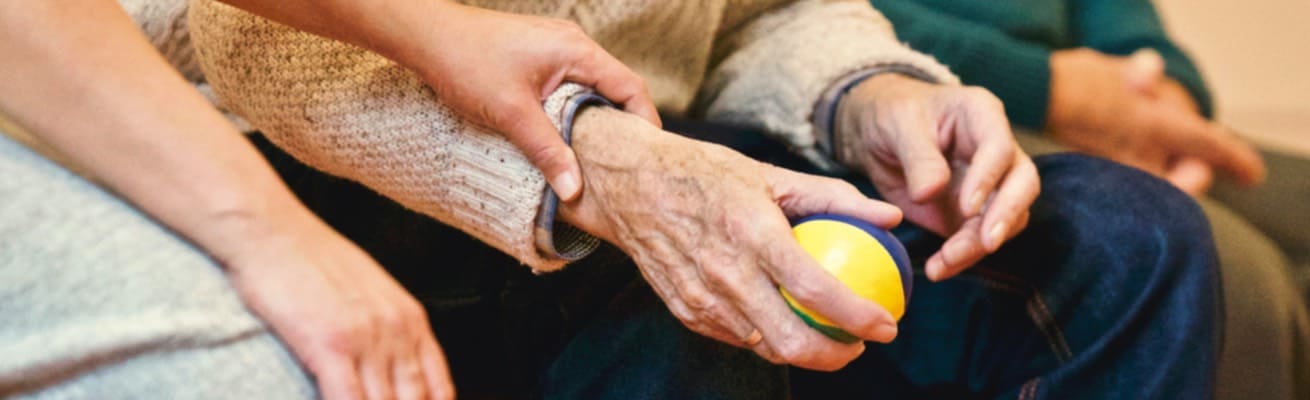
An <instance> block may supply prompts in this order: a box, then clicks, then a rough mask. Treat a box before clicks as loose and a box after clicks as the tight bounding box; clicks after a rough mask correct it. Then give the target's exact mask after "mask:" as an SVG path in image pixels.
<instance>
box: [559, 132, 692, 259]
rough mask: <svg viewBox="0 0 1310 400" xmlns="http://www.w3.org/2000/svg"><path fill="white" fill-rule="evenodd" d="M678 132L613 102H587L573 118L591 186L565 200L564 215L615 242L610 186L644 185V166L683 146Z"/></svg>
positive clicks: (561, 209) (575, 137)
mask: <svg viewBox="0 0 1310 400" xmlns="http://www.w3.org/2000/svg"><path fill="white" fill-rule="evenodd" d="M673 139H680V138H678V137H676V136H675V135H672V134H669V133H667V132H664V131H661V130H660V129H659V128H656V127H655V126H653V125H651V124H650V123H649V122H647V121H646V120H643V119H641V118H640V117H638V116H636V115H633V114H629V113H625V112H622V111H619V110H616V109H613V108H609V107H587V108H585V109H583V110H581V111H579V112H578V114H577V116H575V118H574V121H573V141H572V142H573V150H574V153H575V154H577V158H578V166H579V167H580V169H581V171H582V180H583V187H584V188H586V189H584V190H583V191H582V194H581V195H579V196H578V197H577V199H575V200H574V201H571V202H568V203H561V204H560V205H559V211H558V212H559V214H558V217H559V218H560V219H561V220H563V221H564V222H567V223H569V224H570V225H573V226H575V227H577V228H578V229H581V230H583V231H585V232H587V233H589V234H591V235H593V236H596V237H598V238H601V239H602V240H605V241H608V242H611V243H614V239H615V238H614V236H613V234H612V232H611V229H610V226H609V221H608V218H606V216H605V211H604V209H605V203H606V201H607V200H609V198H610V193H609V192H610V191H613V190H616V189H617V190H624V189H622V188H624V187H629V188H632V187H635V186H633V185H640V184H641V182H640V180H641V178H640V175H641V174H642V173H643V172H647V171H651V170H654V169H657V168H659V167H658V166H656V165H655V164H656V163H657V161H656V159H657V158H659V157H660V156H659V155H660V154H670V153H667V151H677V150H674V149H671V147H670V146H677V143H676V141H675V140H673Z"/></svg>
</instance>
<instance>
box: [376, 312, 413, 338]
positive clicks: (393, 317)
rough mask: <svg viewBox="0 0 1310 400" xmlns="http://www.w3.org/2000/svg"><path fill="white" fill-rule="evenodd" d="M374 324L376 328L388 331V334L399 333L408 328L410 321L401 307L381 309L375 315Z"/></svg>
mask: <svg viewBox="0 0 1310 400" xmlns="http://www.w3.org/2000/svg"><path fill="white" fill-rule="evenodd" d="M373 322H374V323H375V324H377V325H376V326H378V327H381V328H382V329H385V330H387V331H388V332H397V331H401V330H404V329H405V328H406V327H407V323H408V321H406V320H405V317H404V313H403V312H401V310H400V309H399V307H381V308H379V309H378V310H377V311H376V312H375V313H374V314H373Z"/></svg>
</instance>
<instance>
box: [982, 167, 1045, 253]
mask: <svg viewBox="0 0 1310 400" xmlns="http://www.w3.org/2000/svg"><path fill="white" fill-rule="evenodd" d="M1011 157H1012V158H1011V161H1010V164H1011V165H1012V166H1011V167H1010V170H1009V173H1007V174H1006V175H1005V180H1004V181H1002V182H1001V187H1000V189H999V190H997V191H996V196H995V197H994V198H992V201H991V204H989V205H988V206H987V210H986V212H985V213H984V214H983V220H982V225H981V226H980V229H981V230H980V232H981V233H982V243H983V247H984V248H985V249H986V250H987V252H988V253H992V252H995V251H996V250H997V249H1000V248H1001V244H1003V243H1005V241H1006V240H1008V239H1009V238H1010V237H1011V236H1013V234H1014V233H1016V232H1018V231H1020V230H1023V228H1024V227H1025V226H1026V223H1024V222H1023V218H1022V217H1023V215H1025V214H1026V213H1027V212H1028V208H1029V207H1030V206H1032V204H1033V202H1034V201H1036V200H1037V195H1038V194H1039V192H1041V179H1040V178H1039V177H1038V175H1037V166H1035V165H1033V162H1032V160H1031V159H1029V158H1028V156H1027V155H1025V154H1023V152H1022V151H1018V150H1016V151H1015V153H1014V154H1013V155H1012V156H1011Z"/></svg>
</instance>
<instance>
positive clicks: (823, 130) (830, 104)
mask: <svg viewBox="0 0 1310 400" xmlns="http://www.w3.org/2000/svg"><path fill="white" fill-rule="evenodd" d="M889 72H890V73H899V74H902V75H906V76H909V77H911V78H915V79H918V80H921V81H925V82H930V83H937V79H935V78H933V77H932V75H930V74H928V73H927V72H924V71H921V70H919V69H918V68H915V67H914V66H912V65H907V64H885V65H879V66H876V67H871V68H865V69H862V70H859V71H855V72H852V73H850V74H847V75H846V76H843V77H842V78H841V79H838V80H837V81H836V82H833V84H832V85H830V86H828V90H825V91H824V92H823V95H822V96H820V97H819V102H818V104H815V106H814V127H815V129H816V131H817V133H818V134H817V135H815V136H816V137H815V141H816V142H818V145H819V150H822V151H823V153H824V154H825V155H827V156H828V157H830V158H831V159H833V160H836V161H838V163H840V162H841V161H842V160H840V159H839V158H838V157H837V150H838V149H837V147H838V146H839V145H840V144H839V143H837V136H836V135H837V121H836V120H837V107H838V106H839V105H841V101H842V99H843V98H845V97H846V94H847V93H850V91H851V89H854V88H855V86H856V85H859V84H860V83H862V82H864V81H865V80H867V79H869V78H872V77H873V76H874V75H878V74H883V73H889Z"/></svg>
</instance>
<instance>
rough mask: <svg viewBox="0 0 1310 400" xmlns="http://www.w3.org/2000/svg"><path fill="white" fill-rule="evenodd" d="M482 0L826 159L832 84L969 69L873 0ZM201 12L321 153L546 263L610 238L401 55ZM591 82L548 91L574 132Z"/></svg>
mask: <svg viewBox="0 0 1310 400" xmlns="http://www.w3.org/2000/svg"><path fill="white" fill-rule="evenodd" d="M467 3H472V4H473V5H477V6H481V7H487V8H493V9H498V10H503V11H509V12H518V13H530V14H538V15H545V16H553V17H558V18H566V19H570V20H573V21H575V22H577V23H578V24H579V25H581V27H582V28H583V30H584V31H586V32H587V33H588V34H589V35H590V36H591V37H592V38H594V39H595V40H596V41H597V42H598V43H600V44H601V45H602V46H603V47H605V49H607V50H608V51H610V52H611V53H612V54H614V55H615V56H616V57H618V58H619V59H620V60H622V61H623V62H624V63H626V64H627V65H629V66H630V67H631V68H633V69H634V70H635V71H637V72H638V73H640V74H641V75H642V76H643V77H645V78H646V80H647V82H648V84H649V87H650V90H651V95H652V96H653V98H654V100H655V102H656V104H657V106H658V107H659V108H660V110H661V111H662V112H666V113H673V114H685V115H691V116H697V117H704V118H707V119H710V120H718V121H726V122H731V123H736V124H745V125H749V126H753V127H757V128H760V129H762V130H764V131H767V132H772V133H774V134H776V135H777V137H778V139H780V140H783V141H785V142H786V143H788V144H789V145H790V146H791V147H792V148H793V149H794V150H796V151H797V152H799V153H801V154H802V155H805V156H807V157H810V158H812V159H816V160H817V159H818V158H821V156H819V154H820V152H818V151H817V150H816V128H815V124H814V122H815V121H814V118H812V114H815V112H814V111H815V108H816V105H818V104H819V103H822V102H824V101H828V100H831V99H824V98H823V97H824V95H823V94H824V93H825V92H832V91H831V90H829V89H831V86H833V85H834V84H835V83H837V82H841V81H843V79H844V78H848V77H849V76H852V75H853V74H860V73H863V72H866V71H868V70H870V69H877V68H886V67H893V68H897V69H900V70H905V69H910V70H914V71H916V72H918V73H919V74H918V75H922V76H926V77H930V78H932V79H934V80H936V81H939V82H947V83H954V82H956V79H955V78H954V76H952V75H951V74H950V73H949V72H948V71H947V70H946V69H945V68H944V67H942V66H941V65H940V64H938V63H936V62H935V61H934V60H932V59H931V58H929V57H927V56H924V55H921V54H919V53H915V52H913V51H911V50H910V49H908V48H906V47H905V46H904V45H902V44H900V43H899V42H897V41H896V38H895V36H894V33H893V32H892V29H891V26H890V25H889V23H888V22H887V21H886V20H885V19H883V18H882V16H881V15H880V14H878V13H877V12H875V11H874V10H873V9H872V8H870V6H869V5H868V3H867V2H866V1H864V0H850V1H833V0H829V1H817V0H811V1H777V0H775V1H765V0H758V1H751V0H738V1H728V0H703V1H631V0H592V1H570V0H543V1H515V0H499V1H497V0H489V1H468V2H467ZM189 26H190V29H191V35H192V38H191V40H192V41H193V42H194V45H195V47H196V55H197V58H198V60H199V62H200V66H201V67H202V69H203V70H204V75H205V79H206V80H208V81H209V83H210V84H211V85H212V86H213V88H214V89H215V91H216V93H217V94H218V95H219V98H220V100H221V102H222V104H223V105H224V106H226V107H227V108H228V109H230V110H231V111H233V112H235V113H236V114H238V115H240V116H241V117H243V118H245V119H246V120H248V121H249V122H250V123H251V124H253V126H254V127H255V128H258V129H259V130H261V131H263V132H264V134H266V135H267V136H268V137H269V139H270V140H272V141H273V142H274V143H276V144H278V145H279V146H281V147H282V148H283V149H285V150H286V151H287V152H289V153H291V154H292V155H293V156H295V157H297V158H298V159H300V160H301V161H303V162H305V163H306V164H309V165H311V166H314V167H316V168H319V169H322V170H323V171H326V172H328V173H331V174H334V175H338V176H342V177H345V178H348V179H352V180H355V181H358V182H360V183H363V184H364V185H366V186H368V187H370V188H372V189H373V190H376V191H378V192H379V193H381V194H383V195H385V196H388V197H390V198H392V199H394V200H396V201H398V202H400V203H401V204H404V205H405V206H407V207H409V208H411V209H414V210H416V211H419V212H421V213H423V214H426V215H429V216H432V217H434V218H436V219H438V220H440V221H442V222H444V223H447V224H450V225H452V226H455V227H457V228H459V229H461V230H463V231H465V232H468V233H469V234H471V235H473V236H475V237H477V238H478V239H480V240H482V241H484V242H486V243H488V244H490V245H492V246H495V247H496V248H498V249H500V250H502V251H504V252H506V253H508V254H510V255H512V256H514V257H516V258H517V259H518V260H520V261H521V262H523V263H525V264H528V265H529V266H531V267H533V268H534V269H535V270H537V271H549V270H553V269H557V268H560V267H562V266H563V265H564V264H565V263H566V262H567V261H568V260H570V259H575V258H577V257H580V256H582V255H585V253H586V252H587V251H589V246H587V244H588V243H589V242H594V239H590V241H588V240H586V238H584V239H582V240H579V238H578V237H576V236H575V237H562V236H561V235H560V234H559V233H560V232H552V230H551V229H550V226H551V222H553V219H554V204H553V199H551V198H550V197H551V196H549V195H548V191H547V186H546V183H545V180H544V178H543V177H542V176H541V174H540V173H539V172H538V171H537V170H536V169H534V168H533V167H532V165H531V164H529V163H528V162H527V160H526V159H525V158H524V157H523V156H522V155H520V154H519V153H518V152H517V151H516V150H515V149H514V147H513V146H511V145H510V144H509V143H508V142H506V141H505V140H504V139H502V138H501V137H499V136H498V135H495V134H494V133H492V132H488V131H486V130H484V129H481V128H478V127H476V126H474V125H471V124H469V123H465V122H464V121H462V120H461V119H460V118H459V117H458V116H457V115H455V114H454V113H453V112H452V111H451V110H450V109H448V108H446V107H444V106H443V105H442V104H441V101H440V99H439V98H437V96H435V95H434V93H433V92H432V91H431V90H430V89H428V88H427V87H426V86H425V85H424V84H423V82H422V81H420V79H419V78H418V77H417V76H416V75H415V74H412V73H411V72H409V71H407V70H405V69H403V68H401V67H399V66H398V65H396V64H395V63H393V62H391V61H389V60H387V59H384V58H382V57H381V56H378V55H375V54H372V53H370V52H367V51H365V50H362V49H359V48H356V47H353V46H350V45H346V44H342V43H339V42H335V41H332V40H328V39H324V38H321V37H318V36H314V35H310V34H306V33H302V32H298V31H295V30H293V29H290V28H288V27H285V26H282V25H279V24H277V23H273V22H270V21H267V20H264V19H262V18H260V17H257V16H254V15H251V14H248V13H246V12H243V11H240V10H238V9H235V8H232V7H229V6H226V5H224V4H221V3H218V2H215V1H212V0H191V10H190V21H189ZM588 95H589V91H587V90H586V89H585V88H581V87H579V86H576V85H571V84H569V85H564V86H563V87H561V88H560V89H559V90H557V91H556V92H555V93H554V94H553V95H551V96H550V97H549V99H548V100H547V101H546V102H545V104H544V107H545V110H546V113H547V115H549V116H550V118H551V119H552V120H553V121H554V122H555V123H556V126H557V127H560V128H561V130H562V131H563V132H564V133H565V134H566V135H567V131H568V127H567V125H568V123H569V122H570V119H571V116H570V115H571V113H572V110H573V109H574V108H575V107H577V106H578V105H579V104H580V102H581V101H583V100H585V99H586V98H587V96H588ZM615 151H640V150H639V149H634V150H627V149H625V150H615ZM561 249H563V250H564V251H560V250H561Z"/></svg>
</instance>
